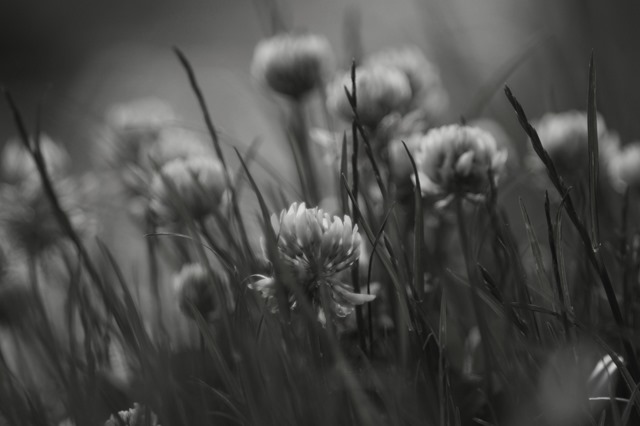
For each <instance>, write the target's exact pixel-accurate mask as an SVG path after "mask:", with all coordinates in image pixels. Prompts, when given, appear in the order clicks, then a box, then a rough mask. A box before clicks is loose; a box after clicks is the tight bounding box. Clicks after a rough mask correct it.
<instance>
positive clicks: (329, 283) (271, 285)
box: [250, 203, 375, 321]
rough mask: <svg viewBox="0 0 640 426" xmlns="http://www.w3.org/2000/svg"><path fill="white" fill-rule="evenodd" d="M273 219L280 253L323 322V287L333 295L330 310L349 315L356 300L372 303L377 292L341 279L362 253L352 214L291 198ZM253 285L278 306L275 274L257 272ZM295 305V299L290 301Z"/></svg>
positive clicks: (337, 313)
mask: <svg viewBox="0 0 640 426" xmlns="http://www.w3.org/2000/svg"><path fill="white" fill-rule="evenodd" d="M271 224H272V226H273V229H274V231H275V233H276V235H277V246H278V251H279V254H280V258H281V260H282V261H283V263H284V264H285V265H286V266H287V267H288V269H289V270H290V271H291V273H292V275H293V276H294V278H295V279H296V282H297V284H298V285H300V286H301V288H302V291H303V292H304V293H305V294H306V295H307V296H308V297H309V299H310V301H311V303H312V304H313V305H314V306H315V307H316V308H317V309H318V315H319V318H320V320H321V321H324V318H325V313H324V310H323V309H322V306H321V297H320V294H319V293H320V286H326V288H328V290H329V294H330V309H331V311H332V312H333V313H334V314H335V315H336V316H338V317H345V316H347V315H349V314H350V313H351V312H352V311H353V309H354V307H355V306H356V305H362V304H363V303H366V302H370V301H372V300H373V299H375V296H374V295H368V294H358V293H354V292H353V288H352V287H351V286H350V285H349V284H346V283H343V282H341V281H340V280H339V279H338V274H339V273H340V272H342V271H344V270H346V269H347V268H349V267H351V266H352V265H353V264H354V263H355V262H357V261H358V258H359V256H360V246H361V238H360V234H359V233H358V226H357V225H353V224H352V223H351V218H350V217H349V216H344V218H343V219H341V218H339V217H338V216H333V217H331V216H330V215H329V214H327V213H325V212H324V211H322V210H321V209H318V208H317V207H316V208H312V209H308V208H307V207H306V205H305V204H304V203H301V204H298V203H293V204H292V205H291V206H290V207H289V208H288V209H285V210H283V211H282V212H281V213H280V216H279V217H277V216H275V215H273V216H272V217H271ZM257 277H258V278H259V279H258V280H257V281H255V282H253V283H252V284H250V287H251V288H253V289H255V290H258V291H260V292H261V293H262V296H263V297H265V298H266V299H267V300H268V302H270V304H271V306H272V307H274V306H275V304H274V303H273V298H274V296H275V291H276V290H275V285H276V282H275V279H273V278H271V277H268V276H263V275H260V276H257ZM291 302H292V305H293V307H295V305H296V303H295V300H292V301H291Z"/></svg>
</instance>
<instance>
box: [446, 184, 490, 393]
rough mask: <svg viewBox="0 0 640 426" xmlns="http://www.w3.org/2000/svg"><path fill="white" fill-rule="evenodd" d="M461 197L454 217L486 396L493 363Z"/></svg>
mask: <svg viewBox="0 0 640 426" xmlns="http://www.w3.org/2000/svg"><path fill="white" fill-rule="evenodd" d="M462 202H463V200H462V198H461V197H459V196H456V199H455V201H454V204H455V209H456V218H457V221H458V234H459V236H460V245H461V246H462V254H463V256H464V262H465V266H466V268H467V278H468V280H469V287H470V288H471V304H472V307H473V312H474V315H475V317H476V321H477V322H478V329H479V331H480V342H481V345H482V350H483V354H484V358H485V361H484V368H485V374H486V377H487V380H485V381H484V386H485V393H486V395H487V398H489V396H490V395H491V393H490V390H491V376H492V372H493V365H492V362H491V350H490V347H489V340H488V339H489V333H488V326H487V322H486V319H485V317H484V313H483V312H482V308H481V306H480V296H479V295H478V288H477V281H476V279H475V272H474V271H475V268H473V267H472V266H471V265H472V263H471V259H469V257H470V256H471V251H470V250H471V245H470V242H469V234H468V233H467V228H466V226H465V218H464V211H463V209H462Z"/></svg>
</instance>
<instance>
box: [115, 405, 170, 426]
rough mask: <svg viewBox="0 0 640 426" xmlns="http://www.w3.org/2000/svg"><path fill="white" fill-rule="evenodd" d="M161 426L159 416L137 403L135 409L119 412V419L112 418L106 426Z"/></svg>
mask: <svg viewBox="0 0 640 426" xmlns="http://www.w3.org/2000/svg"><path fill="white" fill-rule="evenodd" d="M121 425H125V426H160V425H159V424H158V418H157V416H156V415H155V414H154V413H152V412H151V411H150V410H149V409H147V408H145V407H143V406H142V405H140V404H138V403H137V402H136V403H134V404H133V408H130V409H128V410H124V411H119V412H118V416H117V418H116V417H115V416H113V415H112V416H111V418H109V420H107V421H106V422H105V424H104V426H121Z"/></svg>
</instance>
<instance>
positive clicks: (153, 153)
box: [105, 99, 226, 225]
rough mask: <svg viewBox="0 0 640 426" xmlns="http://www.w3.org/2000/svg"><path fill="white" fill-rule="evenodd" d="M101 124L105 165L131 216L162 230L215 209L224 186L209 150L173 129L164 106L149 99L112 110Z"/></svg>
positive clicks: (173, 122)
mask: <svg viewBox="0 0 640 426" xmlns="http://www.w3.org/2000/svg"><path fill="white" fill-rule="evenodd" d="M107 121H108V126H107V130H106V135H107V140H106V141H105V144H106V145H107V147H108V149H107V152H106V159H107V164H108V165H109V166H110V168H111V170H113V171H114V172H115V173H114V177H115V178H116V179H117V180H118V181H119V182H120V183H121V184H122V187H123V188H124V190H125V191H124V193H125V195H126V196H127V198H128V202H129V205H130V206H131V209H132V213H133V214H134V216H137V217H147V218H149V219H151V220H153V221H154V222H155V223H158V224H161V225H164V224H170V223H173V222H175V221H177V220H178V218H180V217H181V216H182V215H190V216H191V217H193V218H194V219H201V218H202V217H204V216H206V215H208V214H210V213H211V212H213V211H214V210H215V209H216V208H217V207H218V205H219V203H220V202H221V200H222V195H223V192H224V190H225V188H226V181H225V175H224V170H223V168H222V165H221V164H220V162H219V160H218V159H217V157H216V156H215V152H214V150H213V145H212V144H210V143H208V142H206V141H205V140H203V139H202V138H201V137H200V136H199V135H198V134H197V133H196V132H193V131H189V130H187V129H184V128H180V127H177V124H178V117H177V116H176V115H175V114H174V113H173V111H172V109H171V107H170V106H168V105H167V104H166V103H164V102H162V101H159V100H154V99H150V100H141V101H134V102H131V103H128V104H122V105H116V106H114V107H113V108H112V110H111V111H110V112H109V114H108V116H107Z"/></svg>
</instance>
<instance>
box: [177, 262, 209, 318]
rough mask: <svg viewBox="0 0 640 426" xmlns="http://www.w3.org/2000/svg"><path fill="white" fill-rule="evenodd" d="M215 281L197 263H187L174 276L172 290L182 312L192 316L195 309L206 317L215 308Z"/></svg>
mask: <svg viewBox="0 0 640 426" xmlns="http://www.w3.org/2000/svg"><path fill="white" fill-rule="evenodd" d="M214 285H216V284H215V282H214V280H213V277H212V276H211V274H210V273H209V272H208V271H207V270H206V269H205V268H204V267H203V266H202V265H201V264H199V263H192V264H187V265H184V266H183V267H182V269H180V272H179V273H178V274H176V275H175V277H174V290H175V292H176V295H177V298H178V306H179V307H180V310H181V311H182V313H184V314H185V315H186V316H188V317H190V318H193V312H192V309H195V310H196V311H197V312H198V313H199V314H200V315H202V317H203V318H205V319H206V318H207V317H208V316H209V314H211V313H212V312H213V311H214V310H215V308H216V294H215V293H216V289H215V287H214Z"/></svg>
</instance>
